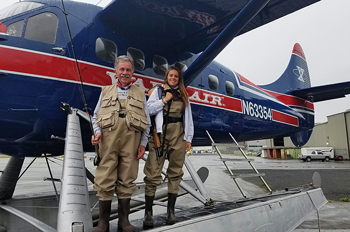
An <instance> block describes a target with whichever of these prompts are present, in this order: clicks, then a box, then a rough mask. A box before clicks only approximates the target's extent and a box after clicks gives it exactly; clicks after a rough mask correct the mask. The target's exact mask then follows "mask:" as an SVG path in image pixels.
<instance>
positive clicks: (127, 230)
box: [118, 198, 135, 232]
mask: <svg viewBox="0 0 350 232" xmlns="http://www.w3.org/2000/svg"><path fill="white" fill-rule="evenodd" d="M129 213H130V198H127V199H118V218H119V221H118V227H119V228H121V229H122V230H123V232H133V231H135V227H134V226H133V225H131V224H130V222H129Z"/></svg>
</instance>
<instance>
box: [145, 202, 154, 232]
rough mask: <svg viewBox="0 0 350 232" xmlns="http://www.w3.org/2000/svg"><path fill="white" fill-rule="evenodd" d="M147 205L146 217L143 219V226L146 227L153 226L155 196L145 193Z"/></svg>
mask: <svg viewBox="0 0 350 232" xmlns="http://www.w3.org/2000/svg"><path fill="white" fill-rule="evenodd" d="M145 200H146V207H145V217H144V219H143V226H144V227H146V228H152V227H153V209H152V207H153V200H154V196H147V195H145Z"/></svg>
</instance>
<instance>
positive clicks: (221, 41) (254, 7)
mask: <svg viewBox="0 0 350 232" xmlns="http://www.w3.org/2000/svg"><path fill="white" fill-rule="evenodd" d="M269 1H270V0H250V1H249V2H248V3H247V4H246V5H245V7H244V8H243V9H242V10H241V11H240V12H239V13H238V14H237V15H236V17H234V18H233V20H232V21H231V22H230V23H229V24H228V25H227V26H226V28H225V29H224V30H223V31H222V32H221V33H220V34H219V35H218V36H217V37H216V38H215V40H214V41H213V42H212V43H211V44H210V45H209V46H208V47H207V49H205V50H204V52H203V53H202V54H201V55H200V56H199V57H198V58H197V59H196V60H195V61H194V62H193V64H192V65H191V66H190V67H189V68H188V69H187V71H186V72H185V73H184V82H185V87H187V86H188V85H189V84H190V83H191V82H192V81H193V80H194V79H195V78H196V77H197V76H198V75H199V74H200V73H201V72H202V71H203V70H204V69H205V68H206V67H207V66H208V65H209V64H210V63H211V62H212V61H213V60H214V59H215V57H216V56H217V55H218V54H219V53H220V52H221V51H222V50H223V49H224V48H225V47H226V46H227V45H228V44H229V43H230V42H231V41H232V40H233V38H235V37H236V36H237V35H238V33H239V32H240V31H241V30H242V29H243V28H244V27H245V25H247V23H249V22H250V21H251V20H252V19H253V18H254V17H255V15H257V14H258V13H259V12H260V11H261V10H262V9H263V8H264V7H265V6H266V4H267V3H269Z"/></svg>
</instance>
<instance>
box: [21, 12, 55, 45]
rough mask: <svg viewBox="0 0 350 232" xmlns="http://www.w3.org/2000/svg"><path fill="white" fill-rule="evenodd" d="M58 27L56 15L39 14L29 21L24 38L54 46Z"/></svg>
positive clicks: (48, 13)
mask: <svg viewBox="0 0 350 232" xmlns="http://www.w3.org/2000/svg"><path fill="white" fill-rule="evenodd" d="M57 27H58V18H57V16H56V15H55V14H53V13H50V12H45V13H42V14H38V15H35V16H33V17H30V18H29V19H28V22H27V27H26V31H25V34H24V38H26V39H29V40H34V41H39V42H43V43H48V44H54V43H55V42H56V33H57Z"/></svg>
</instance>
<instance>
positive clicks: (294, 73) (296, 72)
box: [259, 43, 311, 94]
mask: <svg viewBox="0 0 350 232" xmlns="http://www.w3.org/2000/svg"><path fill="white" fill-rule="evenodd" d="M259 87H261V88H263V89H267V90H270V91H273V92H278V93H285V94H289V93H290V92H291V91H293V90H296V89H304V88H309V87H311V83H310V76H309V70H308V68H307V63H306V59H305V55H304V51H303V49H302V48H301V46H300V44H298V43H296V44H295V45H294V47H293V52H292V56H291V59H290V61H289V64H288V66H287V68H286V70H285V71H284V73H283V74H282V75H281V76H280V78H278V79H277V80H276V81H275V82H273V83H271V84H268V85H263V86H259Z"/></svg>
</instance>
